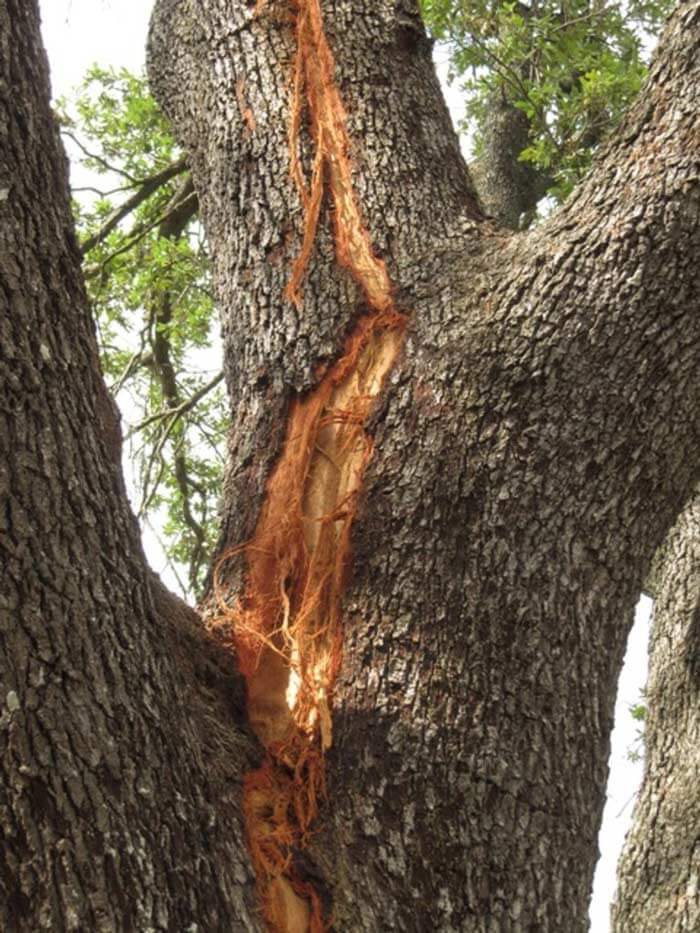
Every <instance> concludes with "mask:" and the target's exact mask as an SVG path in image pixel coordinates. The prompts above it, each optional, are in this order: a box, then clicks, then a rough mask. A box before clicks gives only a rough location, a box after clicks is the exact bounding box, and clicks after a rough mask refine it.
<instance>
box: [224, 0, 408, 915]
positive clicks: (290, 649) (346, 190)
mask: <svg viewBox="0 0 700 933" xmlns="http://www.w3.org/2000/svg"><path fill="white" fill-rule="evenodd" d="M292 8H293V12H294V20H295V25H294V29H295V36H296V54H295V59H294V74H293V90H292V105H291V117H290V123H289V147H290V154H291V167H290V174H291V178H292V181H293V183H294V185H295V186H296V188H297V191H298V192H299V196H300V198H301V202H302V206H303V210H304V230H303V236H302V244H301V249H300V252H299V255H298V256H297V258H296V260H295V261H294V263H293V266H292V273H291V277H290V280H289V283H288V286H287V289H286V292H285V294H286V297H287V298H288V299H289V300H291V301H293V302H294V303H295V304H296V305H297V306H299V307H301V306H302V305H303V295H302V283H303V280H304V276H305V274H306V270H307V268H308V265H309V262H310V260H311V256H312V253H313V248H314V241H315V237H316V231H317V227H318V223H319V218H320V213H321V206H322V202H323V197H324V193H328V195H329V196H330V199H331V201H332V207H333V210H332V215H333V223H334V241H335V248H336V256H337V259H338V262H339V264H340V265H341V266H342V267H344V268H345V269H347V270H348V271H349V272H350V274H351V275H352V276H353V278H354V279H355V281H356V282H357V283H358V284H359V285H360V286H361V288H362V290H363V292H364V294H365V298H366V302H367V306H368V311H367V313H365V314H364V315H363V316H362V317H361V318H360V320H359V321H358V322H357V324H356V326H355V329H354V330H353V332H352V334H351V335H350V336H349V338H348V339H347V341H346V343H345V346H344V349H343V353H342V355H341V356H340V358H339V359H338V360H337V361H336V362H335V364H333V365H332V366H331V367H330V369H328V371H327V372H326V373H325V375H324V376H323V377H322V378H321V380H320V382H319V385H318V386H317V387H316V388H315V389H314V390H313V391H311V392H310V393H308V394H307V395H305V396H304V397H301V398H297V399H296V400H294V401H293V403H292V405H291V409H290V413H289V421H288V425H287V431H286V439H285V442H284V447H283V450H282V453H281V456H280V458H279V460H278V462H277V464H276V466H275V468H274V470H273V472H272V475H271V476H270V479H269V481H268V484H267V490H266V496H265V501H264V504H263V507H262V510H261V514H260V518H259V520H258V524H257V528H256V530H255V534H254V535H253V538H252V540H251V541H250V542H248V543H247V544H245V545H243V546H242V547H241V548H239V549H237V550H240V551H242V552H243V553H244V555H245V559H246V576H245V584H244V589H243V594H242V596H241V597H240V599H239V600H238V602H237V604H236V606H235V608H234V609H233V610H231V609H229V608H227V606H226V602H225V600H224V598H223V594H220V595H221V598H220V600H219V604H220V615H219V617H218V620H217V621H218V622H219V623H222V624H230V625H232V627H233V631H234V641H235V648H236V652H237V656H238V663H239V666H240V669H241V671H242V673H243V674H244V676H245V678H246V683H247V707H248V715H249V719H250V723H251V726H252V728H253V729H254V730H255V732H256V734H257V736H258V738H259V739H260V741H261V743H262V744H263V746H264V748H265V751H266V759H265V762H264V763H263V765H262V767H260V768H258V769H257V770H255V771H252V772H250V773H249V774H248V775H247V776H246V778H245V781H244V800H243V807H244V814H245V820H246V830H247V836H248V844H249V847H250V852H251V858H252V862H253V866H254V868H255V871H256V877H257V887H258V893H259V897H260V900H261V904H262V908H263V912H264V916H265V919H266V922H267V924H268V926H269V928H270V929H271V930H274V931H279V933H305V931H311V933H321V931H324V930H328V929H330V926H331V918H330V916H329V915H328V911H327V908H326V907H324V903H323V901H322V898H321V895H320V893H319V892H318V891H317V890H316V888H315V887H314V885H313V884H311V883H310V882H309V881H308V880H307V879H306V878H305V877H303V876H302V872H301V871H300V870H299V868H298V864H297V863H298V862H299V861H300V860H299V858H298V854H299V853H301V852H303V850H304V849H305V847H306V846H307V845H308V842H309V839H310V835H311V833H313V831H314V828H315V823H316V821H317V818H318V808H319V804H320V802H321V800H322V799H323V798H324V796H325V791H326V788H325V770H324V769H325V765H324V755H325V752H326V751H327V750H328V749H329V748H330V747H331V744H332V741H333V727H332V717H331V706H332V697H333V686H334V682H335V679H336V676H337V673H338V670H339V666H340V662H341V651H342V627H341V617H340V601H341V595H342V592H343V587H344V584H345V581H346V577H347V569H348V563H349V558H350V530H351V525H352V521H353V518H354V516H355V513H356V510H357V505H358V496H359V492H360V488H361V484H362V478H363V474H364V471H365V468H366V465H367V462H368V460H369V458H370V456H371V454H372V440H371V438H370V437H369V435H368V434H367V433H366V431H365V427H364V426H365V424H366V422H367V419H368V417H369V414H370V412H371V410H372V405H373V402H374V400H375V399H376V398H377V396H378V395H379V393H380V391H381V389H382V385H383V383H384V380H385V378H386V376H387V374H388V373H389V371H390V369H391V367H392V365H393V363H394V361H395V359H396V356H397V354H398V352H399V350H400V348H401V345H402V342H403V335H404V331H405V326H406V317H405V315H404V314H403V313H401V312H400V311H398V310H397V308H396V307H395V304H394V300H393V296H392V287H391V282H390V280H389V275H388V272H387V269H386V266H385V264H384V262H383V261H382V260H380V259H378V258H377V257H376V255H375V254H374V251H373V249H372V244H371V240H370V236H369V232H368V231H367V229H366V227H365V226H364V224H363V221H362V217H361V213H360V208H359V205H358V203H357V199H356V196H355V192H354V189H353V184H352V165H351V161H350V140H349V137H348V132H347V118H346V114H345V109H344V107H343V102H342V100H341V97H340V93H339V91H338V88H337V86H336V84H335V66H334V61H333V55H332V53H331V50H330V47H329V45H328V42H327V40H326V36H325V33H324V29H323V20H322V15H321V8H320V2H319V0H292ZM304 120H306V121H307V123H308V130H309V133H310V135H311V138H312V141H313V144H314V159H313V166H312V169H311V177H310V179H309V180H308V181H307V179H306V178H305V177H304V172H303V169H302V165H301V160H300V156H299V148H300V133H301V129H302V123H303V122H304ZM231 554H232V552H229V553H228V554H227V555H225V556H224V559H226V558H229V557H230V556H231Z"/></svg>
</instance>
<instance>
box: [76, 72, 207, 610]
mask: <svg viewBox="0 0 700 933" xmlns="http://www.w3.org/2000/svg"><path fill="white" fill-rule="evenodd" d="M59 108H60V113H59V118H60V121H61V124H62V127H63V132H64V133H65V134H66V136H67V137H68V140H69V142H71V143H72V144H73V147H74V148H76V149H77V150H78V156H79V160H80V162H81V163H82V165H83V166H84V168H85V169H87V170H89V172H90V180H91V184H90V185H88V186H86V187H82V188H77V189H74V193H75V197H76V200H75V204H74V211H75V217H76V222H77V226H78V232H79V236H80V238H81V241H82V243H83V249H84V255H85V275H86V280H87V284H88V290H89V295H90V300H91V302H92V306H93V311H94V315H95V319H96V321H97V327H98V336H99V342H100V349H101V354H102V366H103V369H104V373H105V377H106V378H107V381H108V384H109V386H110V388H111V390H112V392H113V393H114V395H115V397H116V398H117V401H118V402H119V405H120V408H121V411H122V418H123V428H124V429H125V436H126V438H127V450H126V453H127V457H128V461H129V462H128V464H127V465H126V467H127V469H126V472H127V476H128V475H129V465H131V469H132V470H133V481H132V489H131V493H132V497H133V500H134V506H135V508H136V511H137V514H138V515H139V517H140V518H141V519H143V520H145V521H146V522H148V523H150V524H151V525H152V527H156V526H157V527H159V528H161V529H162V532H161V537H162V541H161V543H162V545H163V548H164V550H165V553H166V554H167V556H168V558H169V559H170V561H171V565H172V569H173V570H175V571H176V573H177V570H178V566H179V567H182V566H184V567H186V568H187V580H186V581H182V588H183V590H185V591H194V592H197V591H198V589H199V588H200V587H201V585H202V582H203V576H204V573H205V572H206V568H207V566H208V557H209V555H210V553H211V550H212V547H213V543H214V537H215V534H216V521H215V510H213V509H212V503H216V502H217V500H218V491H219V489H220V488H221V475H222V469H223V453H222V451H223V447H224V436H225V415H224V397H223V392H222V389H221V386H220V381H221V375H220V373H219V372H218V369H219V365H220V364H219V355H218V354H217V353H216V351H215V350H214V351H212V347H213V345H215V344H216V341H217V338H216V334H215V325H214V314H213V301H212V296H211V288H210V274H209V257H208V254H207V249H206V244H205V242H204V239H203V236H202V232H201V229H200V226H199V224H198V222H197V214H196V211H197V202H196V196H195V195H194V192H193V190H192V187H191V182H190V180H189V176H188V173H187V167H186V164H185V161H184V159H183V158H182V157H181V155H180V154H179V153H178V151H177V148H176V146H175V143H174V141H173V139H172V137H171V135H170V132H169V129H168V127H167V124H166V123H165V121H164V119H163V117H162V116H161V114H160V112H159V111H158V109H157V107H156V104H155V102H154V101H153V99H152V97H151V96H150V94H149V93H148V90H147V88H146V83H145V79H144V78H142V77H138V76H136V75H133V74H130V73H129V72H127V71H125V70H120V71H114V70H105V69H102V68H99V67H97V66H94V67H93V68H91V69H90V71H89V72H88V74H87V76H86V77H85V80H84V81H83V83H82V85H81V86H80V88H79V89H78V92H77V97H76V99H75V101H74V102H73V103H72V104H68V103H67V102H65V101H62V102H60V103H59ZM95 175H96V176H97V177H98V180H99V187H94V185H93V184H92V178H93V177H94V176H95ZM212 358H213V359H214V361H215V362H214V369H213V371H212Z"/></svg>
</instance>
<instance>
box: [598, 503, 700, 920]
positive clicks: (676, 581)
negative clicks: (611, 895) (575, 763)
mask: <svg viewBox="0 0 700 933" xmlns="http://www.w3.org/2000/svg"><path fill="white" fill-rule="evenodd" d="M651 582H652V587H651V589H652V592H653V596H654V611H653V617H652V629H651V644H650V648H649V653H650V670H649V680H648V683H647V691H646V702H647V704H648V712H647V716H646V721H645V729H644V748H645V767H644V780H643V783H642V789H641V791H640V794H639V797H638V799H637V803H636V807H635V813H634V819H633V825H632V829H631V831H630V832H629V834H628V836H627V839H626V841H625V849H624V852H623V855H622V859H621V863H620V871H619V890H618V892H617V896H616V901H615V905H614V909H613V929H614V930H616V931H619V933H624V931H625V930H638V931H639V933H646V931H652V930H664V931H666V930H668V931H669V933H676V931H678V933H681V931H683V933H684V931H686V930H688V931H689V930H696V929H698V927H699V926H700V846H698V816H697V815H698V812H700V754H699V752H698V749H699V748H700V696H699V693H700V494H699V493H698V492H697V491H696V492H695V494H694V495H693V496H692V497H691V498H690V500H689V502H688V504H687V506H686V507H685V508H684V509H683V511H682V513H681V515H680V517H679V519H678V521H677V522H676V524H675V525H674V526H673V528H672V529H671V531H670V532H669V534H668V536H667V537H666V540H665V541H664V543H663V545H662V546H661V548H659V551H658V553H657V555H656V557H655V559H654V564H653V565H652V578H651Z"/></svg>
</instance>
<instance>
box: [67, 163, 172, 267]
mask: <svg viewBox="0 0 700 933" xmlns="http://www.w3.org/2000/svg"><path fill="white" fill-rule="evenodd" d="M186 169H187V160H186V158H185V157H184V156H183V157H182V158H180V159H178V160H177V161H176V162H173V163H171V164H170V165H168V166H167V168H164V169H163V170H162V171H160V172H156V174H155V175H151V176H150V177H149V178H146V179H144V180H143V181H142V182H140V187H139V189H138V191H136V192H134V194H132V196H131V197H130V198H127V200H126V201H124V203H123V204H120V206H119V207H117V208H115V209H114V210H113V211H112V213H111V214H110V215H109V217H108V218H107V220H106V221H105V222H104V224H103V225H102V226H101V227H100V229H99V230H98V231H97V232H96V233H93V234H92V235H91V236H89V237H87V238H86V239H85V240H84V241H83V243H82V244H81V247H80V251H81V253H82V254H83V256H84V255H85V254H86V253H89V252H90V250H91V249H94V247H95V246H97V245H98V244H99V243H102V241H103V240H105V239H106V238H107V237H108V236H109V234H110V233H111V232H112V230H114V228H115V227H116V226H117V225H118V224H119V223H120V222H121V221H122V220H124V218H125V217H128V215H129V214H131V213H132V211H135V210H136V208H137V207H138V206H139V205H140V204H143V202H144V201H146V200H147V199H148V198H150V196H151V195H152V194H153V193H154V192H155V191H157V190H158V189H159V188H160V187H162V186H163V185H165V184H167V182H169V181H170V180H171V178H175V177H176V176H177V175H180V174H181V173H182V172H184V171H186Z"/></svg>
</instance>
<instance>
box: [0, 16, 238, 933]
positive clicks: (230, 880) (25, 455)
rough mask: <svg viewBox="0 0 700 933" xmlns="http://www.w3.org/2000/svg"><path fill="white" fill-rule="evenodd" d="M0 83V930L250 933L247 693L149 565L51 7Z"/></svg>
mask: <svg viewBox="0 0 700 933" xmlns="http://www.w3.org/2000/svg"><path fill="white" fill-rule="evenodd" d="M0 79H1V83H0V122H1V125H2V132H0V303H1V306H2V307H1V311H0V347H1V350H0V399H1V402H0V438H1V439H2V443H1V447H2V466H1V468H0V500H1V502H2V508H1V509H0V516H2V518H1V519H0V522H1V524H0V556H1V558H2V565H1V566H2V576H1V583H0V679H1V681H2V685H1V692H0V756H1V757H0V760H1V762H2V765H1V772H0V813H1V814H2V845H1V846H0V888H1V891H2V895H1V896H0V928H2V930H4V931H7V933H14V931H23V933H24V931H36V930H51V931H52V933H58V931H63V930H90V931H93V930H95V931H97V930H99V931H114V930H124V931H127V930H147V929H152V930H156V929H157V930H166V929H167V930H186V929H189V930H194V929H207V930H214V929H220V928H221V927H220V922H221V917H226V916H229V915H230V916H235V917H238V918H239V919H240V923H242V924H243V925H244V926H246V927H248V928H251V929H252V928H254V926H255V922H256V920H255V917H256V907H255V904H254V902H253V900H252V898H251V897H250V889H249V886H248V887H247V886H246V880H247V879H248V878H249V875H250V870H249V868H248V865H247V856H246V852H245V847H244V844H243V843H242V832H241V828H240V817H239V813H238V806H237V780H238V773H239V771H240V769H241V767H242V766H244V764H245V761H246V755H248V754H249V753H250V748H251V744H250V742H249V741H248V740H246V738H245V735H244V733H243V732H242V731H241V729H240V727H239V726H238V725H237V722H238V721H239V720H240V712H241V702H240V701H241V694H240V690H237V678H236V675H235V672H234V670H233V666H232V664H231V662H230V659H228V658H226V657H222V656H221V655H220V654H219V655H217V653H216V651H215V649H213V648H210V647H207V644H206V642H204V641H203V639H202V636H201V634H200V632H199V630H198V628H197V627H195V624H194V622H193V618H192V616H193V615H194V613H192V611H191V610H189V609H187V607H186V606H185V605H184V604H183V603H179V601H178V600H176V599H175V598H174V597H171V596H169V595H168V594H167V593H166V591H165V590H164V589H163V588H162V587H161V586H160V584H159V582H158V581H157V580H156V579H151V578H150V576H149V573H148V571H147V569H146V566H145V563H144V560H143V555H142V552H141V545H140V543H139V539H138V529H137V527H136V523H135V521H134V519H133V517H132V515H131V513H130V510H129V507H128V503H127V501H126V496H125V492H124V485H123V481H122V478H121V465H120V448H121V440H120V432H119V424H118V420H117V415H116V410H115V408H114V407H113V405H112V402H111V401H110V400H109V397H108V395H107V392H106V390H105V387H104V383H103V381H102V378H101V375H100V371H99V364H98V360H97V347H96V343H95V336H94V329H93V325H92V323H91V321H90V317H89V311H88V306H87V301H86V297H85V292H84V289H83V285H82V280H81V273H80V255H79V250H78V245H77V242H76V239H75V236H74V233H73V227H72V220H71V218H70V210H69V193H68V185H67V163H66V159H65V156H64V154H63V151H62V148H61V145H60V142H59V138H58V133H57V131H56V127H55V125H54V121H53V117H52V114H51V111H50V108H49V86H48V73H47V66H46V60H45V56H44V53H43V50H42V48H41V43H40V39H39V17H38V9H37V6H36V3H34V2H27V0H9V2H7V3H3V4H0ZM195 622H196V619H195Z"/></svg>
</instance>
